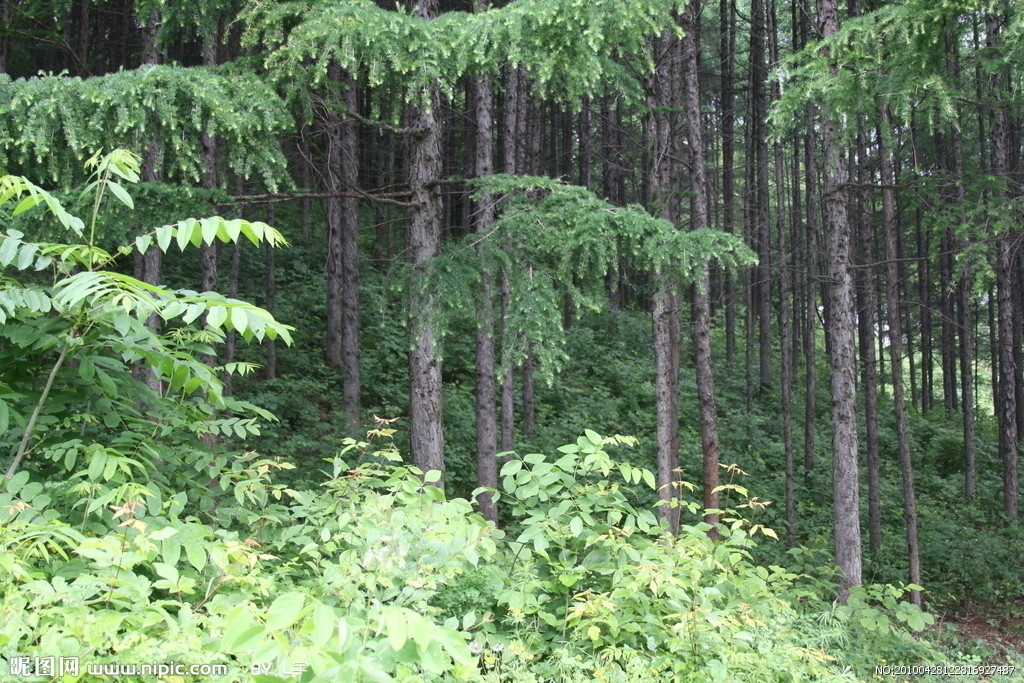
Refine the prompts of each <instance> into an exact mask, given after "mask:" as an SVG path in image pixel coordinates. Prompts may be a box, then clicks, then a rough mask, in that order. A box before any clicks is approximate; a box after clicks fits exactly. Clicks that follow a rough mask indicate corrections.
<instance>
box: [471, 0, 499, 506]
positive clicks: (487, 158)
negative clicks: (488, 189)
mask: <svg viewBox="0 0 1024 683" xmlns="http://www.w3.org/2000/svg"><path fill="white" fill-rule="evenodd" d="M489 5H490V3H489V1H488V0H477V2H476V3H475V7H474V9H475V10H476V11H477V12H483V11H486V10H487V8H488V7H489ZM471 85H472V89H473V95H474V97H473V99H474V104H475V108H474V119H475V121H476V137H475V145H474V147H475V149H474V152H475V154H474V160H473V161H474V175H476V177H478V178H483V177H486V176H489V175H492V174H493V173H494V147H493V137H494V98H493V93H492V92H491V82H490V78H489V77H488V76H486V75H485V76H480V77H477V78H474V79H472V84H471ZM474 215H475V222H476V226H475V227H476V231H477V233H479V234H481V235H483V234H486V232H487V231H488V229H490V226H491V224H492V223H494V217H495V211H494V198H493V197H492V196H491V195H490V194H489V193H487V194H484V195H483V196H481V197H480V199H479V201H478V203H477V206H476V212H475V214H474ZM493 276H494V273H493V272H491V270H490V269H488V268H486V267H485V268H484V269H483V270H482V272H481V287H480V295H479V297H478V298H477V326H476V484H477V486H485V487H487V488H493V489H496V488H498V461H497V459H496V458H495V454H497V452H498V426H497V406H496V404H495V395H494V393H495V391H494V390H495V384H494V377H495V372H494V301H493V290H492V287H491V283H492V280H493ZM477 504H478V505H479V507H480V514H481V515H483V518H484V519H486V520H489V521H492V522H496V521H497V520H498V507H497V501H495V500H494V496H493V495H492V494H491V493H489V492H487V493H481V494H480V495H479V496H478V497H477Z"/></svg>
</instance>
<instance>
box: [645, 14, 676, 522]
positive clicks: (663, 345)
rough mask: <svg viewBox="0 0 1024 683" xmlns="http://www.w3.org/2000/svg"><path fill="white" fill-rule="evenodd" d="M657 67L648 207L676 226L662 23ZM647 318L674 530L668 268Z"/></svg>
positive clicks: (669, 71) (667, 53) (669, 67)
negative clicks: (650, 328)
mask: <svg viewBox="0 0 1024 683" xmlns="http://www.w3.org/2000/svg"><path fill="white" fill-rule="evenodd" d="M651 46H652V53H653V57H654V60H655V64H656V67H657V71H656V73H655V74H654V76H653V79H652V81H651V82H650V83H649V84H648V86H649V91H648V99H647V104H648V113H647V131H648V133H647V137H648V140H649V141H650V142H651V143H652V145H653V148H652V151H651V158H652V159H653V161H652V163H651V165H650V178H649V180H648V183H649V185H650V193H651V212H652V213H653V214H654V215H656V216H658V217H660V218H663V219H665V220H667V221H669V222H670V223H672V224H673V225H675V226H676V227H678V226H679V197H678V193H677V192H676V186H675V185H674V184H673V181H674V180H675V178H676V177H677V175H678V172H677V169H676V168H675V166H676V165H677V164H678V154H677V152H678V149H677V145H676V133H677V131H678V115H677V114H675V113H674V112H673V111H672V108H673V107H677V106H678V102H679V83H680V80H679V79H680V50H679V40H678V39H677V38H676V37H675V36H674V35H673V33H672V31H671V29H666V30H665V31H664V32H663V33H662V34H661V35H660V36H658V37H657V38H655V39H653V40H652V41H651ZM654 283H655V290H654V297H653V305H652V309H651V320H652V325H653V327H652V330H653V335H654V336H653V340H654V396H655V398H654V400H655V411H656V415H657V417H656V420H657V422H656V439H657V464H658V466H657V470H658V477H657V484H658V494H659V498H660V499H661V500H662V501H666V504H663V505H662V506H661V507H659V508H658V513H659V515H660V516H661V517H662V519H664V520H665V521H666V522H667V524H668V526H669V528H670V529H671V530H672V531H673V532H675V531H676V530H677V529H678V524H679V509H678V508H675V507H672V506H671V505H669V504H667V501H670V500H673V499H675V498H676V497H677V493H678V492H677V491H676V490H675V489H676V482H677V479H678V474H677V469H678V467H679V450H678V443H679V365H678V362H677V360H676V359H677V358H678V356H677V352H676V350H675V348H674V347H675V345H676V344H677V343H678V342H677V340H678V338H679V330H678V326H679V316H678V308H677V306H676V294H675V287H676V283H675V281H674V279H673V278H672V277H671V276H670V275H669V274H668V273H667V272H662V271H661V270H658V271H656V272H655V273H654Z"/></svg>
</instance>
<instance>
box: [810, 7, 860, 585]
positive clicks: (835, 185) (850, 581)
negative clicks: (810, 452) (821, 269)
mask: <svg viewBox="0 0 1024 683" xmlns="http://www.w3.org/2000/svg"><path fill="white" fill-rule="evenodd" d="M818 20H819V22H820V28H821V35H822V36H823V37H826V38H827V37H829V36H831V35H833V34H834V33H836V31H838V29H839V8H838V6H837V2H836V0H818ZM830 69H831V71H832V73H833V75H835V74H836V67H835V66H834V65H833V66H831V67H830ZM823 119H824V126H823V127H824V138H823V140H822V148H823V150H824V154H825V196H824V199H825V221H826V229H825V236H826V248H827V252H828V259H829V282H828V294H829V302H830V307H829V321H828V323H829V327H828V332H829V337H830V339H831V347H830V353H829V363H830V365H831V368H832V382H831V391H832V459H833V492H834V501H835V502H834V506H835V508H834V513H835V551H836V564H837V565H839V569H840V576H839V601H840V602H843V603H845V602H846V599H847V598H848V597H849V589H850V588H851V587H853V586H859V585H860V584H861V544H860V504H859V498H860V496H859V491H858V488H859V482H858V471H857V385H856V380H855V377H856V361H855V359H854V343H853V326H854V320H853V318H854V315H853V313H854V311H853V277H852V273H851V268H850V226H849V223H848V222H847V219H846V195H845V191H844V190H843V188H842V183H843V178H844V176H845V172H844V168H843V149H842V147H841V144H840V132H839V125H838V122H837V121H836V117H835V115H834V114H833V113H832V112H831V111H830V110H829V108H828V107H823Z"/></svg>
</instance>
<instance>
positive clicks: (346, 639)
mask: <svg viewBox="0 0 1024 683" xmlns="http://www.w3.org/2000/svg"><path fill="white" fill-rule="evenodd" d="M390 432H391V430H390V429H386V428H380V429H377V430H375V434H374V436H375V437H377V438H387V437H389V436H390ZM624 441H628V440H627V439H624V438H622V437H613V438H607V439H604V438H601V437H600V436H598V435H597V434H595V433H594V432H590V431H588V432H587V433H586V434H585V435H583V436H581V437H580V438H579V439H578V440H577V443H576V444H573V445H570V446H563V447H562V448H560V449H559V453H558V454H556V455H555V456H544V455H539V454H532V455H526V456H524V457H523V458H521V459H520V458H515V459H513V460H511V461H510V462H508V463H507V464H506V465H505V466H504V468H503V490H504V497H503V500H504V501H505V503H506V504H508V505H509V506H510V507H512V508H513V515H514V518H515V522H514V523H513V524H511V525H510V526H509V528H508V529H507V530H506V531H505V532H502V531H500V530H498V529H496V528H495V527H494V526H493V525H490V524H488V523H485V522H484V521H483V519H482V518H480V517H479V516H478V515H476V514H475V513H474V511H473V507H472V505H471V503H470V502H468V501H466V500H465V499H454V500H445V498H444V495H443V493H442V491H441V490H440V489H437V488H436V487H432V486H427V487H424V486H423V485H422V479H421V476H422V473H420V472H418V471H417V470H414V469H412V468H410V467H407V466H405V465H402V464H401V462H400V458H399V457H398V455H397V454H396V453H395V451H394V450H393V449H390V448H384V449H380V448H378V449H376V450H373V451H371V450H370V449H369V447H368V446H367V445H366V444H355V443H350V444H349V446H348V447H346V448H345V449H344V450H343V452H342V453H341V454H340V455H339V456H338V457H337V458H335V459H333V461H332V462H331V463H330V464H329V467H330V470H331V471H330V472H325V473H324V478H325V480H324V481H323V482H322V485H321V486H318V487H315V488H310V489H305V490H295V489H290V488H284V487H282V486H279V485H275V484H273V483H272V482H271V479H270V476H271V474H272V472H273V471H274V470H275V469H277V468H279V467H280V466H281V464H280V463H275V462H274V461H272V460H253V461H250V462H249V463H248V465H246V467H245V469H246V470H248V471H250V472H251V474H252V476H251V477H250V478H248V479H247V481H248V482H249V483H248V485H246V486H244V487H241V488H238V489H236V497H235V500H233V501H231V502H230V504H229V503H228V502H227V501H224V502H222V504H221V506H220V508H219V510H218V518H219V519H220V520H221V521H222V522H223V523H224V524H225V525H224V526H219V527H218V526H215V525H211V524H203V523H200V522H199V521H198V519H197V518H196V517H195V516H194V515H193V514H190V513H189V512H188V510H187V509H186V507H185V505H184V500H185V496H177V497H174V498H172V499H171V500H169V501H167V502H166V503H165V504H164V505H162V506H159V507H155V508H153V507H147V506H146V505H144V504H142V503H137V502H134V501H131V500H129V501H126V502H125V503H123V504H122V505H120V506H117V507H115V509H113V510H111V513H112V514H110V515H108V516H106V517H105V518H104V520H103V524H100V523H99V522H98V520H97V521H96V522H93V523H91V524H88V525H86V526H87V528H88V529H89V530H88V531H86V532H82V531H80V530H79V529H80V528H81V527H82V524H81V522H80V520H81V518H82V517H83V515H82V514H81V510H80V509H76V507H75V506H74V505H73V504H72V505H70V506H66V507H65V505H66V503H68V502H71V501H73V499H74V496H73V495H70V486H69V485H67V484H64V485H60V486H52V487H50V488H51V489H52V490H53V493H54V494H56V495H53V496H52V498H51V500H50V501H47V500H46V499H44V498H41V497H40V496H41V494H42V491H43V487H42V486H40V485H38V484H32V483H25V481H24V480H25V479H26V477H24V476H20V477H18V478H17V480H12V481H9V482H8V483H7V491H6V493H5V494H3V496H2V498H3V500H0V506H2V509H3V510H4V511H5V512H4V513H3V514H4V517H5V523H4V525H3V526H2V527H0V551H2V554H0V557H2V558H4V559H3V563H4V570H5V572H4V575H3V577H2V579H0V581H2V582H3V591H2V593H3V596H4V597H3V598H2V603H0V610H2V611H3V613H4V614H5V615H6V616H7V618H6V619H5V621H4V624H3V625H2V626H0V650H2V651H3V652H4V653H5V654H7V655H11V656H13V655H14V654H15V653H17V654H26V655H33V656H41V655H47V656H49V655H54V656H58V657H60V656H63V657H70V656H81V657H82V659H83V661H84V662H93V663H99V662H126V661H138V662H142V661H175V662H187V663H215V662H219V663H223V664H226V665H228V668H229V673H226V674H223V675H221V676H220V677H219V678H215V679H214V680H222V681H241V680H249V676H250V673H251V670H252V669H251V666H252V665H253V664H254V663H255V664H268V665H270V666H269V669H266V671H265V673H266V674H267V675H264V676H262V677H261V678H259V679H258V680H263V681H279V680H286V678H285V677H284V676H283V675H282V672H283V671H285V670H286V669H287V668H290V669H292V670H294V669H295V666H296V665H297V663H298V662H305V663H307V664H308V665H309V667H308V673H307V674H306V677H305V678H304V679H303V680H307V681H337V680H346V681H385V680H397V681H407V682H412V681H440V680H449V681H458V680H463V681H494V682H495V683H496V682H498V681H508V682H512V681H515V682H517V683H525V682H528V681H580V682H582V681H622V682H623V683H625V682H626V681H629V682H630V683H634V682H637V681H690V680H693V681H771V680H780V681H783V680H821V681H839V680H850V681H852V680H855V679H854V677H853V676H852V675H850V674H844V673H842V672H843V670H844V668H845V667H846V665H847V664H846V663H844V662H843V661H841V660H837V659H836V657H837V654H838V653H837V651H836V650H835V649H834V647H835V645H836V644H839V643H844V642H847V639H848V638H849V637H850V636H849V630H850V627H849V626H848V625H847V622H848V621H849V619H848V618H842V617H839V616H837V615H836V613H835V611H834V610H831V609H830V608H829V607H828V605H827V603H825V602H822V601H821V600H820V598H818V596H817V591H818V590H821V589H822V588H823V585H817V586H816V585H812V584H808V583H806V581H805V580H803V579H801V578H800V577H799V576H798V575H796V574H794V573H792V572H789V571H787V570H785V569H782V568H781V567H764V566H758V565H756V564H754V563H752V562H751V561H750V559H749V549H750V548H751V547H752V545H753V543H754V539H755V537H756V536H760V535H761V534H762V533H769V534H770V531H769V530H767V529H765V528H763V527H759V526H757V525H751V524H750V523H749V522H747V521H745V520H742V519H741V518H739V517H735V518H732V521H731V526H730V528H728V529H727V530H726V532H725V536H724V538H723V540H722V541H720V542H713V541H711V540H709V538H708V536H707V534H706V529H707V527H706V525H704V524H703V523H702V522H700V521H699V517H697V516H696V515H695V507H694V506H693V505H689V506H688V507H689V512H687V513H686V514H690V515H693V519H694V521H693V522H691V523H689V524H684V526H683V532H682V533H681V534H680V536H679V537H677V538H671V537H668V536H666V535H664V534H663V533H662V531H661V528H660V527H659V525H658V523H657V521H656V517H655V515H654V514H653V512H652V511H651V510H650V509H645V508H642V507H638V506H637V505H635V504H634V502H633V500H634V499H635V494H634V493H633V491H632V487H633V486H650V485H651V483H652V482H653V478H652V475H651V473H650V472H649V471H647V470H644V469H641V468H636V467H633V466H631V465H628V464H624V463H621V462H618V461H616V460H613V459H612V458H611V456H610V455H609V453H608V451H607V450H606V449H607V448H609V447H610V446H614V445H615V444H619V443H622V442H624ZM434 476H436V473H433V475H432V474H431V473H428V474H427V475H426V479H427V481H430V480H431V479H432V478H434ZM55 502H59V503H60V504H59V505H55V504H54V503H55ZM746 509H747V510H748V512H750V513H751V514H756V510H755V509H751V508H746ZM897 593H898V592H897ZM858 609H860V610H861V612H859V613H858V612H857V611H856V610H858ZM865 610H871V614H872V615H877V616H876V617H874V618H878V619H881V618H883V617H882V616H881V615H883V614H888V615H890V616H889V617H885V618H891V619H893V621H894V623H895V621H896V620H897V619H898V618H899V619H902V620H903V621H904V622H907V623H909V624H911V625H913V626H917V627H920V626H921V625H923V622H921V621H919V619H920V612H917V611H916V610H913V609H911V608H909V606H907V605H906V604H905V603H901V604H897V603H895V602H892V601H891V599H890V603H889V605H888V608H886V607H885V606H884V605H879V604H878V601H877V600H874V601H871V603H870V605H869V604H868V603H867V602H865V603H864V605H863V606H862V607H855V608H854V611H853V614H861V616H860V617H859V618H860V619H861V620H864V618H865V617H864V616H863V614H864V613H865ZM826 617H827V618H829V619H831V620H833V621H834V623H832V624H831V625H830V626H829V628H826V629H822V628H821V627H820V621H819V620H820V619H822V618H826ZM871 626H872V628H874V627H875V625H874V624H871ZM876 630H877V629H876ZM885 633H890V631H889V630H888V627H887V630H886V631H885ZM899 633H901V631H899V630H898V629H897V630H894V631H892V633H891V634H890V637H896V636H894V635H892V634H899ZM900 637H902V636H900ZM908 642H909V641H908ZM919 649H920V653H922V654H926V650H924V649H923V648H920V647H919ZM839 656H840V657H842V656H843V655H839ZM83 680H90V679H89V678H88V677H86V678H84V679H83ZM108 680H110V679H108ZM113 680H125V681H127V680H134V679H132V678H131V677H129V676H124V677H122V678H121V679H118V678H117V677H114V679H113Z"/></svg>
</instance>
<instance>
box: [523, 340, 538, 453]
mask: <svg viewBox="0 0 1024 683" xmlns="http://www.w3.org/2000/svg"><path fill="white" fill-rule="evenodd" d="M535 422H536V417H535V413H534V402H533V351H532V350H531V349H530V348H529V347H527V350H526V358H524V359H523V436H526V437H529V436H533V425H534V423H535Z"/></svg>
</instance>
